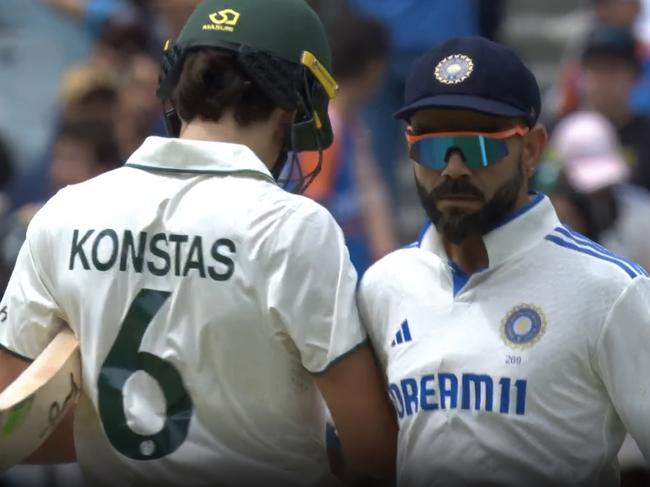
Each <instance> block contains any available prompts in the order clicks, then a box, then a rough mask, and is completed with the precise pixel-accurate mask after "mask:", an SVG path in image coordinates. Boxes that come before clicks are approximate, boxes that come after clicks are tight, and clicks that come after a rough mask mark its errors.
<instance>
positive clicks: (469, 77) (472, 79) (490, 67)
mask: <svg viewBox="0 0 650 487" xmlns="http://www.w3.org/2000/svg"><path fill="white" fill-rule="evenodd" d="M404 98H405V100H404V101H405V103H404V106H403V107H402V108H401V109H400V110H399V111H398V112H397V113H395V117H396V118H398V119H402V120H406V121H407V122H408V121H409V120H410V118H411V115H412V114H413V113H414V112H416V111H418V110H424V109H427V108H458V109H463V110H472V111H476V112H481V113H487V114H489V115H496V116H500V117H523V118H525V119H526V120H527V121H528V124H529V125H530V126H533V125H535V123H536V122H537V119H538V117H539V113H540V109H541V97H540V92H539V86H538V85H537V80H536V79H535V76H534V75H533V73H532V72H531V71H530V70H529V69H528V68H527V67H526V65H525V64H524V63H523V61H522V60H521V59H519V57H518V56H517V55H516V54H515V53H514V52H513V51H512V50H511V49H509V48H507V47H506V46H504V45H502V44H498V43H496V42H492V41H490V40H488V39H485V38H483V37H456V38H453V39H449V40H447V41H445V42H444V43H442V44H440V45H438V46H435V47H434V48H432V49H430V50H429V51H427V52H426V53H425V54H424V55H423V56H422V57H421V58H420V59H418V60H417V61H416V63H415V65H414V66H413V68H412V69H411V73H410V74H409V77H408V78H407V80H406V90H405V96H404Z"/></svg>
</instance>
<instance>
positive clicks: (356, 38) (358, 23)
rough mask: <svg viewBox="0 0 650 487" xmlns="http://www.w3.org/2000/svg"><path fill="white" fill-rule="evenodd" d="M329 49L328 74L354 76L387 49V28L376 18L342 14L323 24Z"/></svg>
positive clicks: (348, 77) (338, 77) (378, 58)
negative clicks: (330, 52)
mask: <svg viewBox="0 0 650 487" xmlns="http://www.w3.org/2000/svg"><path fill="white" fill-rule="evenodd" d="M327 30H328V36H329V39H330V47H331V49H332V74H333V75H334V77H335V78H336V79H337V80H341V81H342V80H346V79H350V78H354V77H356V76H358V75H360V74H361V73H363V71H364V69H366V67H367V66H368V65H369V64H370V63H371V62H373V61H376V60H381V59H384V58H385V57H386V55H387V53H388V31H387V30H386V28H385V27H384V26H383V25H382V24H381V23H380V22H378V21H377V20H374V19H372V18H370V17H364V16H360V15H346V16H344V17H341V18H339V19H336V20H333V21H331V22H329V23H328V25H327Z"/></svg>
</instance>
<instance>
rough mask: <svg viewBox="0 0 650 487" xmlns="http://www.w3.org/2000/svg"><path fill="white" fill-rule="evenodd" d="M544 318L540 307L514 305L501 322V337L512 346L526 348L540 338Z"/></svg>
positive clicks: (543, 326)
mask: <svg viewBox="0 0 650 487" xmlns="http://www.w3.org/2000/svg"><path fill="white" fill-rule="evenodd" d="M545 330H546V319H545V318H544V313H543V312H542V310H541V309H540V308H538V307H537V306H534V305H532V304H522V305H520V306H516V307H515V308H513V309H512V310H510V311H509V312H508V314H507V315H506V316H505V318H503V320H502V322H501V337H502V338H503V341H504V342H505V343H506V345H508V346H509V347H512V348H520V349H521V348H528V347H531V346H532V345H534V344H535V343H537V342H538V341H539V339H540V338H542V335H543V334H544V331H545Z"/></svg>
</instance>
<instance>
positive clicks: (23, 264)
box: [0, 217, 64, 360]
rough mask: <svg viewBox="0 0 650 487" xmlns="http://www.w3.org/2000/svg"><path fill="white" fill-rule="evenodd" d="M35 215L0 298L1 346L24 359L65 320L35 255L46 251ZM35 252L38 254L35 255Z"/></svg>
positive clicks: (32, 356) (43, 344)
mask: <svg viewBox="0 0 650 487" xmlns="http://www.w3.org/2000/svg"><path fill="white" fill-rule="evenodd" d="M38 221H40V219H38V218H37V217H35V218H34V220H32V223H31V224H30V226H29V228H28V229H27V238H26V240H25V242H24V243H23V245H22V247H21V249H20V252H19V253H18V258H17V260H16V265H15V267H14V270H13V272H12V274H11V278H10V279H9V284H8V285H7V289H6V291H5V294H4V296H3V298H2V301H1V302H0V347H2V348H4V349H5V350H7V351H8V352H9V353H12V354H14V355H17V356H19V357H21V358H23V359H27V360H33V359H35V358H36V357H37V356H38V355H39V354H40V353H41V352H42V351H43V349H44V348H45V347H46V346H47V344H48V343H49V342H50V341H51V340H52V338H54V336H55V335H56V333H57V332H58V331H59V330H60V329H61V326H62V325H63V324H64V321H63V320H62V318H61V313H60V312H59V307H58V305H57V303H56V301H55V299H54V297H53V295H52V292H51V289H50V287H51V286H50V287H48V286H47V285H46V284H45V282H46V281H48V279H47V278H46V277H45V276H44V274H43V272H42V269H41V267H40V266H39V265H38V257H39V256H40V257H41V258H44V257H45V256H47V255H51V253H48V251H47V249H46V248H45V245H44V242H43V239H42V229H41V227H40V225H39V224H38ZM37 254H38V255H37Z"/></svg>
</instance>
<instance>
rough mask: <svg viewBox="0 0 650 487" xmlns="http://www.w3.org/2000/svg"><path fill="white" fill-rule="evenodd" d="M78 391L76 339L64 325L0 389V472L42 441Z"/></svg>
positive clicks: (25, 456) (29, 452) (79, 381)
mask: <svg viewBox="0 0 650 487" xmlns="http://www.w3.org/2000/svg"><path fill="white" fill-rule="evenodd" d="M80 391H81V358H80V355H79V342H78V341H77V339H76V338H75V336H74V334H73V333H72V330H70V328H68V327H65V328H64V329H63V330H62V331H61V332H59V333H58V334H57V335H56V337H54V340H52V341H51V342H50V343H49V345H48V346H47V347H46V348H45V350H43V352H42V353H41V354H40V355H39V356H38V357H37V358H36V360H34V361H33V362H32V363H31V364H30V365H29V367H27V369H25V371H24V372H23V373H22V374H20V375H19V376H18V378H17V379H16V380H15V381H13V382H12V383H11V384H10V385H9V386H8V387H7V388H6V389H5V390H4V391H3V392H2V393H0V472H4V471H5V470H8V469H9V468H10V467H12V466H14V465H16V464H17V463H20V462H21V461H22V460H24V459H26V458H27V457H28V456H29V455H30V454H32V453H33V452H34V451H36V449H37V448H38V447H39V446H40V445H41V444H42V443H43V442H44V441H45V439H46V438H47V437H48V436H49V434H50V433H52V431H54V429H55V428H56V426H57V424H58V423H59V422H60V420H62V419H63V418H64V417H65V415H66V413H67V412H68V411H69V409H70V407H71V406H72V405H74V404H75V403H76V401H77V399H78V398H79V393H80Z"/></svg>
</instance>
